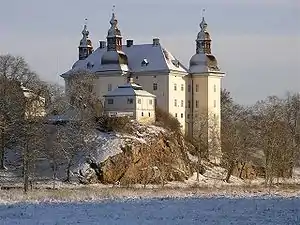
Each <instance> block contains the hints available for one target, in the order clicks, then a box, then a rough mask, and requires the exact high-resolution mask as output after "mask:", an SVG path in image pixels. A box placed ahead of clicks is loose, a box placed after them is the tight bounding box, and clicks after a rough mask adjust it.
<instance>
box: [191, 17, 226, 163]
mask: <svg viewBox="0 0 300 225" xmlns="http://www.w3.org/2000/svg"><path fill="white" fill-rule="evenodd" d="M200 28H201V30H200V32H199V33H198V35H197V39H196V54H195V55H193V56H192V58H191V59H190V66H189V72H190V79H189V82H188V85H189V87H190V88H189V89H190V92H189V93H188V101H189V102H190V104H189V105H190V107H189V108H188V110H189V113H190V118H189V119H188V127H189V129H188V134H189V136H190V137H194V138H195V140H199V139H201V142H202V144H201V147H202V151H204V155H205V156H206V157H209V159H210V160H212V161H214V162H217V163H218V162H219V159H220V150H221V149H220V126H221V104H220V99H221V79H222V77H224V75H225V73H223V72H221V71H220V69H219V66H218V63H217V60H216V58H215V57H214V56H213V55H212V53H211V38H210V34H209V32H208V30H207V23H206V21H205V19H204V17H203V18H202V21H201V23H200ZM199 146H200V145H199ZM203 149H204V150H203Z"/></svg>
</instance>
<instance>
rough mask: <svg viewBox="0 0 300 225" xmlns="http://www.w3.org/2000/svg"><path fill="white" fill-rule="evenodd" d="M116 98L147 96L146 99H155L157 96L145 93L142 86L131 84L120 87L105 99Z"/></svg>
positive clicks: (109, 93)
mask: <svg viewBox="0 0 300 225" xmlns="http://www.w3.org/2000/svg"><path fill="white" fill-rule="evenodd" d="M115 96H145V97H153V98H155V95H153V94H151V93H149V92H147V91H145V90H144V89H143V88H142V86H140V85H138V84H135V83H131V82H129V83H127V84H124V85H121V86H118V87H117V88H115V89H114V90H112V91H110V92H108V93H107V94H106V95H104V97H115Z"/></svg>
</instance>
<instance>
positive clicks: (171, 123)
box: [155, 107, 181, 133]
mask: <svg viewBox="0 0 300 225" xmlns="http://www.w3.org/2000/svg"><path fill="white" fill-rule="evenodd" d="M155 114H156V123H157V125H159V126H161V127H163V128H165V129H167V130H170V131H174V132H175V133H181V124H180V122H179V121H178V120H177V119H176V118H175V117H174V116H172V115H171V114H170V113H168V112H166V111H164V110H162V109H161V108H158V107H156V110H155Z"/></svg>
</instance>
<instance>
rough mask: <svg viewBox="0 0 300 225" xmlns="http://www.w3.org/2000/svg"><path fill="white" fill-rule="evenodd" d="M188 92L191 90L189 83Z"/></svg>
mask: <svg viewBox="0 0 300 225" xmlns="http://www.w3.org/2000/svg"><path fill="white" fill-rule="evenodd" d="M188 92H191V85H190V84H189V85H188Z"/></svg>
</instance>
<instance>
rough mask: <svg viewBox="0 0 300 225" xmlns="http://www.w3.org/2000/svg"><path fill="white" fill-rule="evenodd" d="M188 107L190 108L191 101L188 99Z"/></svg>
mask: <svg viewBox="0 0 300 225" xmlns="http://www.w3.org/2000/svg"><path fill="white" fill-rule="evenodd" d="M188 108H191V101H190V100H188Z"/></svg>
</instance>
